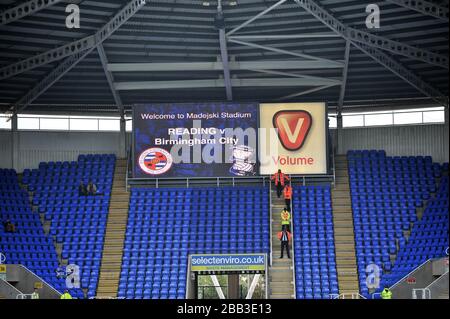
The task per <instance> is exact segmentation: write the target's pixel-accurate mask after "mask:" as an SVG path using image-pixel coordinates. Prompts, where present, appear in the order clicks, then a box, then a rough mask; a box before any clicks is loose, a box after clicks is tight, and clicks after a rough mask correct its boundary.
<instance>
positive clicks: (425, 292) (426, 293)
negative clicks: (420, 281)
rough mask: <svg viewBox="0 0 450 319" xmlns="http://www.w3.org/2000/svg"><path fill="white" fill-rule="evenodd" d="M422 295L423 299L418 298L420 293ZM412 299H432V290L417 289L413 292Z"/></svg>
mask: <svg viewBox="0 0 450 319" xmlns="http://www.w3.org/2000/svg"><path fill="white" fill-rule="evenodd" d="M419 291H420V293H421V298H418V294H417V293H418V292H419ZM412 299H431V290H430V289H428V288H415V289H413V290H412Z"/></svg>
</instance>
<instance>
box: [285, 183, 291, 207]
mask: <svg viewBox="0 0 450 319" xmlns="http://www.w3.org/2000/svg"><path fill="white" fill-rule="evenodd" d="M283 195H284V201H285V203H286V208H287V210H288V211H291V199H292V187H291V185H286V187H285V188H284V190H283Z"/></svg>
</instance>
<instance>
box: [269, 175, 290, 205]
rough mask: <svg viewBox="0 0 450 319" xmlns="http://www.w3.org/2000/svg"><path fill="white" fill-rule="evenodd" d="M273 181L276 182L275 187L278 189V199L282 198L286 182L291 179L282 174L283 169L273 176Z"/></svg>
mask: <svg viewBox="0 0 450 319" xmlns="http://www.w3.org/2000/svg"><path fill="white" fill-rule="evenodd" d="M271 180H273V181H274V183H275V187H276V188H277V196H278V198H280V197H281V193H282V191H283V188H284V184H285V182H286V181H289V180H290V179H289V177H288V176H286V175H284V174H283V173H282V172H281V169H279V170H278V172H276V173H275V174H273V175H272V177H271Z"/></svg>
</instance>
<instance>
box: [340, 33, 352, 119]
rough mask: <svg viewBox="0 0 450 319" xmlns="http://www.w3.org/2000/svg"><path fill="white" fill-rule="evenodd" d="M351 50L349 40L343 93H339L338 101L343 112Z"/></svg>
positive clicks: (343, 70)
mask: <svg viewBox="0 0 450 319" xmlns="http://www.w3.org/2000/svg"><path fill="white" fill-rule="evenodd" d="M350 49H351V42H350V41H348V40H347V43H346V44H345V57H344V60H345V62H344V68H343V69H342V84H341V91H340V93H339V101H338V108H339V109H340V110H341V111H342V108H343V106H344V98H345V90H346V88H347V75H348V64H349V61H350Z"/></svg>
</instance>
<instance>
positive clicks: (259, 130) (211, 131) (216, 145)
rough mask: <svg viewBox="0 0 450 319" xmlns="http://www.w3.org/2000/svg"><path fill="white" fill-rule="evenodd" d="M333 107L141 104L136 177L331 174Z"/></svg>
mask: <svg viewBox="0 0 450 319" xmlns="http://www.w3.org/2000/svg"><path fill="white" fill-rule="evenodd" d="M327 131H328V122H327V107H326V104H325V103H272V104H257V103H187V104H148V105H136V106H135V107H134V110H133V138H134V149H133V154H134V155H133V158H134V165H133V169H134V177H135V178H175V177H176V178H186V177H235V176H254V175H269V174H273V173H274V172H276V171H277V170H278V169H281V170H282V171H283V172H284V173H286V174H291V175H312V174H326V173H327V167H328V163H327V161H328V148H327V146H328V143H327V138H328V133H327Z"/></svg>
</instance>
